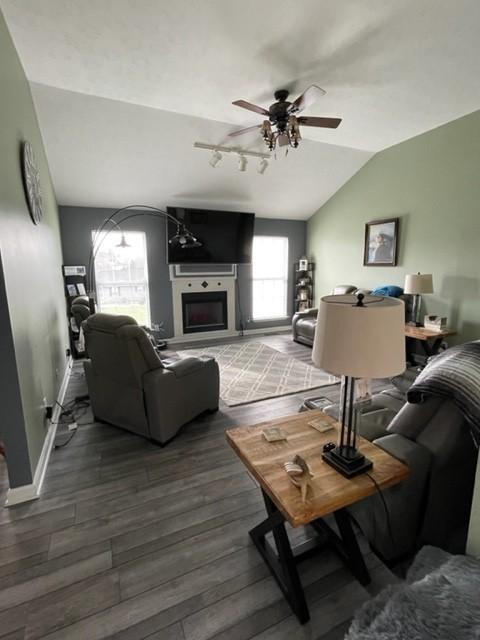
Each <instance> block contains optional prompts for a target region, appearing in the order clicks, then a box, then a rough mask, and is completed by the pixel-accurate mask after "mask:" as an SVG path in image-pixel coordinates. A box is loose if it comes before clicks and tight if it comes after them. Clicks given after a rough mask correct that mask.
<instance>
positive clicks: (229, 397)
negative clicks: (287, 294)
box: [178, 342, 338, 407]
mask: <svg viewBox="0 0 480 640" xmlns="http://www.w3.org/2000/svg"><path fill="white" fill-rule="evenodd" d="M178 355H179V356H180V357H181V358H186V357H188V356H210V357H212V358H215V360H216V361H217V362H218V366H219V368H220V397H221V398H222V400H223V401H224V402H225V404H227V405H228V406H229V407H234V406H236V405H239V404H246V403H248V402H256V401H257V400H265V399H266V398H277V397H279V396H286V395H289V394H291V393H297V392H298V391H307V390H310V389H316V388H318V387H325V386H327V385H329V384H335V383H336V382H338V379H337V378H335V377H334V376H331V375H329V374H328V373H326V372H325V371H322V370H321V369H316V368H315V367H313V366H311V365H308V364H304V363H303V362H300V361H299V360H297V359H296V358H292V357H291V356H288V355H286V354H284V353H280V351H277V350H276V349H272V348H271V347H267V345H265V344H262V343H261V342H244V343H241V342H240V343H233V344H223V345H216V346H210V347H205V348H202V349H188V350H187V351H179V352H178Z"/></svg>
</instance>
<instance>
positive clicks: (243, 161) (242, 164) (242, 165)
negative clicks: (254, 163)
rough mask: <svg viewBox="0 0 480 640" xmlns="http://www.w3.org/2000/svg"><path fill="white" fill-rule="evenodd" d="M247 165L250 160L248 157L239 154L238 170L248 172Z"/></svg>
mask: <svg viewBox="0 0 480 640" xmlns="http://www.w3.org/2000/svg"><path fill="white" fill-rule="evenodd" d="M247 163H248V160H247V158H246V156H244V155H243V154H239V156H238V170H239V171H246V170H247Z"/></svg>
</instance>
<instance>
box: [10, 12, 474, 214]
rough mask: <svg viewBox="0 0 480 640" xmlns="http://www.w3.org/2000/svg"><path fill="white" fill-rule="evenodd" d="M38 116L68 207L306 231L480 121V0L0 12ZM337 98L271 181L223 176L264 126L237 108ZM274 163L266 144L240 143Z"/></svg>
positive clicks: (318, 110) (322, 104)
mask: <svg viewBox="0 0 480 640" xmlns="http://www.w3.org/2000/svg"><path fill="white" fill-rule="evenodd" d="M0 7H1V8H2V10H3V12H4V15H5V18H6V20H7V24H8V26H9V28H10V31H11V34H12V37H13V39H14V42H15V44H16V47H17V49H18V52H19V55H20V58H21V60H22V62H23V65H24V68H25V71H26V74H27V77H28V78H29V80H30V81H31V83H32V91H33V96H34V100H35V104H36V107H37V111H38V115H39V121H40V126H41V129H42V133H43V136H44V140H45V144H46V148H47V154H48V157H49V161H50V168H51V172H52V177H53V181H54V185H55V189H56V192H57V197H58V200H59V202H60V203H62V204H75V205H85V206H116V205H123V204H126V203H132V202H144V203H151V204H157V205H162V206H165V205H167V204H185V205H193V204H196V205H198V206H203V205H208V206H218V207H220V206H222V207H230V208H239V207H240V208H242V209H248V210H254V211H256V213H257V214H258V215H262V216H267V217H283V218H300V219H306V218H308V217H309V216H310V215H311V214H312V213H314V211H315V210H316V209H318V208H319V207H320V206H321V205H322V204H323V203H324V202H325V201H326V200H327V199H328V198H329V197H331V195H332V194H333V193H335V191H336V190H337V189H338V188H340V186H341V185H342V184H344V183H345V181H346V180H348V179H349V178H350V177H351V176H352V175H353V174H354V173H355V172H356V171H358V169H359V168H360V167H361V166H362V165H363V164H364V163H365V162H366V161H368V159H369V158H370V157H371V156H372V155H373V153H374V152H376V151H378V150H380V149H383V148H386V147H388V146H391V145H393V144H396V143H398V142H401V141H403V140H405V139H408V138H410V137H412V136H415V135H417V134H419V133H422V132H424V131H426V130H429V129H432V128H434V127H436V126H439V125H441V124H443V123H445V122H448V121H450V120H453V119H455V118H458V117H460V116H462V115H465V114H466V113H470V112H472V111H475V110H476V109H478V108H479V106H480V84H479V83H478V81H477V78H478V59H479V57H480V56H479V54H480V44H479V38H478V33H479V27H480V3H479V2H478V0H456V1H455V2H454V3H453V2H452V1H451V0H420V1H419V0H342V2H331V0H328V1H327V0H263V1H262V2H259V1H258V0H244V1H243V2H237V1H236V0H208V1H200V0H162V1H158V0H135V1H133V0H81V1H78V0H41V1H39V0H22V1H21V2H18V0H0ZM312 83H315V84H318V85H320V86H321V87H323V88H324V89H325V90H326V91H327V94H326V96H324V97H323V98H321V99H320V100H319V101H318V102H317V103H316V104H315V105H314V106H313V107H311V108H309V109H308V111H307V112H306V113H308V114H309V115H324V116H340V117H342V118H343V122H342V124H341V125H340V127H339V128H338V129H337V130H320V129H315V130H313V129H304V130H303V132H302V133H303V135H304V137H305V138H306V139H305V140H304V141H303V142H302V143H301V146H300V148H299V149H298V150H292V151H291V152H290V153H289V154H288V156H287V157H284V155H283V153H279V154H278V158H277V160H276V161H275V160H272V162H271V163H270V166H269V168H268V169H267V171H266V173H265V174H264V175H259V174H258V173H257V172H256V166H255V164H256V163H255V162H254V161H250V163H249V167H248V168H247V171H246V172H245V173H239V172H238V171H237V170H236V163H235V162H234V158H232V157H225V158H224V160H223V161H222V162H221V163H220V164H219V165H218V166H217V167H216V168H215V169H212V168H211V167H210V165H209V164H208V153H207V152H204V151H198V150H194V149H193V143H194V142H195V141H201V142H207V143H211V144H222V143H223V144H225V142H226V136H227V134H228V132H229V131H232V130H234V129H235V128H236V127H238V126H249V125H251V124H257V123H258V122H259V121H260V118H259V117H258V116H256V115H255V114H253V113H249V112H247V111H244V110H242V109H239V108H238V107H235V106H232V104H231V102H232V100H235V99H239V98H243V99H246V100H249V101H252V102H255V103H257V104H260V105H264V106H268V105H269V104H270V103H271V102H273V97H272V94H273V92H274V90H275V89H278V88H288V89H290V90H291V91H292V94H294V95H296V94H298V93H300V92H301V91H302V90H303V89H304V88H305V87H306V86H308V85H309V84H312ZM235 144H242V145H243V147H244V148H245V149H255V150H259V149H260V150H262V149H263V147H262V143H261V141H260V140H259V139H258V137H257V136H256V135H255V134H250V135H247V136H245V137H242V138H237V139H235Z"/></svg>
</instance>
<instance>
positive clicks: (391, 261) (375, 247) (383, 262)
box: [363, 218, 399, 267]
mask: <svg viewBox="0 0 480 640" xmlns="http://www.w3.org/2000/svg"><path fill="white" fill-rule="evenodd" d="M398 226H399V218H386V219H384V220H372V221H371V222H367V223H366V225H365V245H364V248H363V264H364V266H366V267H394V266H395V265H396V264H397V249H398Z"/></svg>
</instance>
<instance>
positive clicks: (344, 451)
mask: <svg viewBox="0 0 480 640" xmlns="http://www.w3.org/2000/svg"><path fill="white" fill-rule="evenodd" d="M404 330H405V311H404V306H403V302H402V301H401V300H397V299H396V298H388V297H382V296H364V295H363V294H361V293H359V294H357V295H356V296H354V295H340V296H325V297H323V298H322V299H321V301H320V306H319V309H318V320H317V328H316V331H315V340H314V343H313V350H312V360H313V363H314V364H315V365H316V366H317V367H319V368H321V369H324V370H325V371H327V372H329V373H333V374H335V375H341V376H342V386H341V400H340V423H341V431H340V441H339V443H338V444H337V445H336V446H335V444H333V443H331V445H329V446H328V448H324V453H323V455H322V457H323V459H324V460H325V462H327V463H328V464H329V465H331V466H332V467H334V468H335V469H336V470H337V471H339V472H340V473H341V474H342V475H344V476H345V477H347V478H351V477H353V476H356V475H358V474H360V473H364V472H365V471H368V470H369V469H370V468H371V467H372V463H371V461H370V460H368V459H367V458H365V456H364V455H363V454H362V453H360V451H359V450H358V449H357V431H356V424H355V411H354V401H355V380H356V379H358V378H390V377H392V376H395V375H399V374H400V373H403V371H405V335H404Z"/></svg>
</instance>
